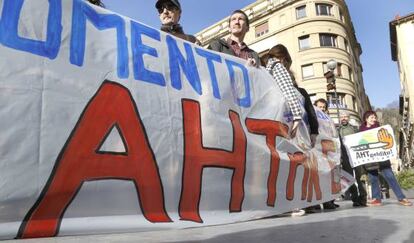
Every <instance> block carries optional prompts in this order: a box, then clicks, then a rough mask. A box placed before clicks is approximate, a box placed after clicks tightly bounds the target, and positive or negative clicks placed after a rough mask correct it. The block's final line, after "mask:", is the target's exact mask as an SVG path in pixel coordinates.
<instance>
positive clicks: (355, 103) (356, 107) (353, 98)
mask: <svg viewBox="0 0 414 243" xmlns="http://www.w3.org/2000/svg"><path fill="white" fill-rule="evenodd" d="M352 105H353V108H354V111H356V112H358V103H357V100H356V99H355V97H353V96H352Z"/></svg>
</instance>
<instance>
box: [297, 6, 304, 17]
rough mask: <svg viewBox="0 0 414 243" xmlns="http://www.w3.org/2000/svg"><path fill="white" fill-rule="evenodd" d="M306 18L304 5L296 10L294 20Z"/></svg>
mask: <svg viewBox="0 0 414 243" xmlns="http://www.w3.org/2000/svg"><path fill="white" fill-rule="evenodd" d="M305 17H306V5H303V6H300V7H297V8H296V19H301V18H305Z"/></svg>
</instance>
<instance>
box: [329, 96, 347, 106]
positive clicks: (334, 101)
mask: <svg viewBox="0 0 414 243" xmlns="http://www.w3.org/2000/svg"><path fill="white" fill-rule="evenodd" d="M337 95H338V99H336V97H335V94H334V93H327V94H326V99H327V101H328V107H329V108H336V107H337V106H338V108H341V109H346V108H347V106H346V104H345V94H344V93H337Z"/></svg>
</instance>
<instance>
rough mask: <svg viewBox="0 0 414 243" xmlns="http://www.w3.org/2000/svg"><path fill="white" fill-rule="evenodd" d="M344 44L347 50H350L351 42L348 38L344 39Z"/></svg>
mask: <svg viewBox="0 0 414 243" xmlns="http://www.w3.org/2000/svg"><path fill="white" fill-rule="evenodd" d="M344 45H345V51H346V52H349V44H348V40H346V39H344Z"/></svg>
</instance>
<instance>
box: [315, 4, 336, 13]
mask: <svg viewBox="0 0 414 243" xmlns="http://www.w3.org/2000/svg"><path fill="white" fill-rule="evenodd" d="M331 9H332V5H329V4H322V3H319V4H316V14H317V15H327V16H330V15H331Z"/></svg>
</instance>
